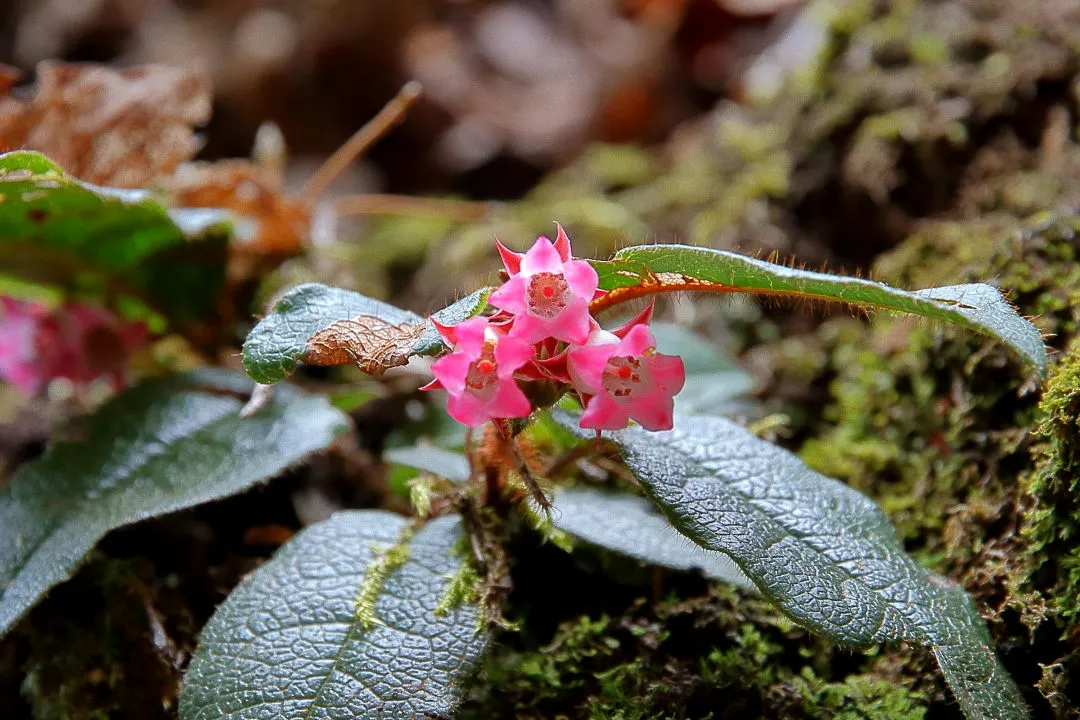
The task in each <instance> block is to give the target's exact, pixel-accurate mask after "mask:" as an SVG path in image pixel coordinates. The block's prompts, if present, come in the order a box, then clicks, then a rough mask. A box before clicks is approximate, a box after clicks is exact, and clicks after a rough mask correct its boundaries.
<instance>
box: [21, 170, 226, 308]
mask: <svg viewBox="0 0 1080 720" xmlns="http://www.w3.org/2000/svg"><path fill="white" fill-rule="evenodd" d="M0 198H2V202H0V275H2V274H8V275H12V276H16V277H22V278H27V279H31V280H34V281H36V282H40V283H43V284H48V285H55V286H59V287H62V288H65V289H70V290H77V291H83V292H87V291H93V292H99V293H103V294H108V295H111V296H114V297H115V296H129V297H132V298H134V299H136V300H138V301H139V302H141V303H142V304H144V305H146V306H148V307H150V308H152V309H153V310H155V311H158V312H160V313H162V314H164V315H165V316H167V317H169V318H171V319H173V320H177V321H181V322H183V321H188V320H192V319H196V318H199V317H202V316H205V315H207V314H209V313H211V312H213V311H214V309H215V303H216V302H217V294H218V289H219V288H220V286H221V284H222V282H223V281H224V277H225V260H226V252H227V243H228V225H227V223H225V222H224V220H225V216H224V215H223V214H221V213H217V212H214V211H206V210H199V211H196V210H189V211H184V210H179V211H175V212H174V213H172V214H170V213H169V212H167V211H166V210H165V208H164V207H163V206H162V205H161V204H160V203H159V202H157V200H155V199H154V198H153V196H152V195H151V194H150V193H148V192H146V191H143V190H121V189H115V188H103V187H98V186H95V185H90V184H88V183H83V182H80V181H78V180H76V179H74V178H71V177H68V176H66V175H64V174H63V171H62V170H61V169H60V168H59V167H58V166H57V165H55V164H54V163H53V162H52V161H51V160H49V159H48V158H46V157H45V156H44V155H41V154H39V153H34V152H27V151H18V152H12V153H6V154H4V155H0Z"/></svg>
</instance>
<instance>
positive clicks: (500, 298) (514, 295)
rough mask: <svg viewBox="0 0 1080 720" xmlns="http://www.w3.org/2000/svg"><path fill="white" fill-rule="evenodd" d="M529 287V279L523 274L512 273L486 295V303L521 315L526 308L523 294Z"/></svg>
mask: <svg viewBox="0 0 1080 720" xmlns="http://www.w3.org/2000/svg"><path fill="white" fill-rule="evenodd" d="M528 289H529V279H528V278H527V277H526V276H524V275H514V276H513V277H511V278H510V279H509V280H507V281H506V282H504V283H503V284H502V285H500V286H499V287H498V288H497V289H496V290H495V292H493V293H491V295H489V296H488V303H489V304H491V305H494V306H495V307H497V308H499V309H500V310H505V311H506V312H508V313H513V314H515V315H522V314H524V313H525V311H526V309H528V307H529V305H528V301H527V300H526V297H525V294H526V292H528Z"/></svg>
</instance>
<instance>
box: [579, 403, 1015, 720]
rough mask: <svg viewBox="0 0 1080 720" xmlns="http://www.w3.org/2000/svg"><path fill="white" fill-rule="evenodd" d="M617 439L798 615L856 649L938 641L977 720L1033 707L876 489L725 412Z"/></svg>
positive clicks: (665, 508) (687, 514) (645, 479)
mask: <svg viewBox="0 0 1080 720" xmlns="http://www.w3.org/2000/svg"><path fill="white" fill-rule="evenodd" d="M563 420H564V422H565V423H566V424H567V425H568V426H573V425H575V423H574V422H573V419H572V418H569V417H563ZM578 432H579V433H580V432H581V431H580V430H578ZM583 436H584V434H583ZM612 437H613V439H614V440H615V441H616V442H617V443H618V444H619V445H620V446H621V448H622V450H623V453H624V455H625V458H626V463H627V465H628V466H629V467H630V469H631V470H632V471H633V472H634V474H635V475H636V476H637V477H638V479H639V480H640V482H641V485H642V487H643V488H644V489H645V492H646V494H648V495H649V497H650V498H651V499H652V500H653V501H654V502H655V503H656V504H657V505H658V506H659V508H660V509H661V511H662V512H663V513H664V515H665V516H667V518H668V520H669V521H670V522H671V524H672V525H674V526H675V527H676V528H677V529H678V530H679V531H680V532H682V533H683V534H684V535H686V536H687V537H688V538H690V539H691V540H693V541H694V542H696V543H697V544H698V545H700V546H701V547H703V548H705V549H706V550H712V551H716V552H721V553H724V554H726V555H728V556H730V557H731V558H732V560H734V561H735V563H736V564H738V566H739V567H740V568H741V569H742V571H743V572H744V573H745V574H746V575H747V576H748V577H749V578H750V579H751V580H752V581H753V582H754V584H755V585H756V586H757V587H758V589H759V590H760V591H761V593H762V594H763V595H765V596H766V597H767V598H769V599H770V600H772V601H773V602H775V603H776V604H777V605H778V606H779V607H780V608H781V609H782V610H783V611H784V612H786V613H787V614H788V615H790V616H791V617H792V618H793V619H794V620H795V621H797V622H798V623H800V624H802V625H804V626H806V627H808V628H810V629H811V630H814V631H816V632H819V633H821V634H823V635H825V636H826V637H829V638H831V639H833V640H835V641H837V642H841V643H845V644H849V645H855V646H858V647H867V646H869V645H873V644H875V643H879V642H882V641H896V640H906V641H908V642H912V643H918V644H920V645H927V646H930V647H931V648H932V649H933V652H934V654H935V655H936V656H937V658H938V660H939V663H940V665H941V667H942V670H943V671H944V673H945V677H946V679H947V680H948V682H949V685H950V687H951V688H952V690H953V692H954V693H955V695H956V697H957V699H958V700H959V702H960V705H961V707H962V708H963V709H964V712H965V713H966V714H967V715H968V717H969V718H978V719H980V720H983V719H985V720H990V719H991V718H994V719H995V720H1020V719H1021V718H1025V717H1027V707H1026V705H1025V704H1024V702H1023V699H1022V698H1021V696H1020V694H1019V692H1018V691H1017V689H1016V686H1015V685H1014V684H1013V682H1012V680H1011V679H1010V678H1009V676H1008V674H1007V673H1006V672H1005V670H1004V669H1003V668H1002V667H1001V665H1000V663H999V662H998V661H997V659H996V658H995V657H994V653H993V651H992V650H991V648H990V640H989V636H988V634H987V631H986V628H985V626H984V625H983V623H982V620H981V618H980V617H979V615H978V613H977V611H976V609H975V606H974V603H973V602H972V601H971V599H970V598H969V597H968V596H967V594H966V593H965V592H964V591H963V589H962V588H960V587H959V586H957V585H955V584H954V583H952V582H951V581H949V580H947V579H945V578H942V577H940V576H938V575H935V574H933V573H931V572H930V571H928V570H926V569H925V568H923V567H922V566H921V565H919V564H918V563H916V562H915V561H914V560H912V559H911V558H910V557H908V556H907V555H906V554H905V553H904V549H903V546H902V545H901V544H900V541H899V540H898V539H897V537H896V534H895V532H894V531H893V529H892V526H891V525H890V524H889V521H888V519H887V518H886V517H885V515H884V514H883V513H882V512H881V510H880V509H879V508H878V507H877V506H876V505H875V504H874V503H873V502H872V501H871V500H870V499H869V498H867V497H865V496H863V495H861V494H859V493H858V492H856V491H855V490H853V489H851V488H849V487H847V486H846V485H844V484H842V483H840V482H837V481H836V480H833V479H831V478H827V477H825V476H823V475H820V474H818V473H816V472H814V471H812V470H810V469H809V468H808V467H806V466H805V465H804V464H803V463H802V461H800V460H799V459H798V458H797V457H795V456H794V455H792V454H791V453H788V452H787V451H785V450H782V449H780V448H778V447H776V446H774V445H771V444H770V443H767V442H765V441H763V440H760V439H758V438H756V437H755V436H754V435H752V434H751V433H749V432H748V431H747V430H745V429H744V428H742V427H741V426H739V425H737V424H735V423H733V422H730V421H727V420H724V419H721V418H716V417H677V418H676V429H675V430H672V431H669V432H661V433H650V432H647V431H645V430H642V429H640V428H631V429H628V430H623V431H619V432H616V433H612Z"/></svg>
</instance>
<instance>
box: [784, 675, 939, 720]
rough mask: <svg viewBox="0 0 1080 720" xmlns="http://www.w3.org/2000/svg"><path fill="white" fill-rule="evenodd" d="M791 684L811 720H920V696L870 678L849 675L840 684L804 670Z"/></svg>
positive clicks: (923, 714)
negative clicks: (800, 697)
mask: <svg viewBox="0 0 1080 720" xmlns="http://www.w3.org/2000/svg"><path fill="white" fill-rule="evenodd" d="M794 685H795V687H796V688H797V690H798V692H799V694H800V695H801V696H802V710H803V711H804V712H805V713H806V716H807V718H812V719H813V720H923V718H924V717H926V705H925V698H924V697H923V695H922V693H919V692H916V691H912V690H908V689H907V688H904V687H899V686H897V685H894V684H893V683H889V682H886V681H884V680H882V679H881V678H878V677H875V676H873V675H852V676H851V677H849V678H846V679H845V680H844V681H843V682H824V681H822V680H820V679H819V678H818V677H817V676H815V675H814V673H813V671H812V670H809V669H807V670H805V671H804V672H803V674H802V675H801V676H800V677H798V678H796V679H795V681H794Z"/></svg>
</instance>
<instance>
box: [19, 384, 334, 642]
mask: <svg viewBox="0 0 1080 720" xmlns="http://www.w3.org/2000/svg"><path fill="white" fill-rule="evenodd" d="M252 388H253V384H252V383H251V381H249V380H248V379H247V378H245V377H244V376H243V375H241V374H239V373H234V372H226V371H201V372H196V373H192V374H189V375H181V376H174V377H170V378H166V379H162V380H154V381H150V382H147V383H144V384H142V385H139V386H137V387H135V388H133V389H131V390H128V391H126V392H124V393H123V394H121V395H119V396H117V397H116V398H114V399H113V400H112V401H110V402H109V403H107V404H106V405H105V406H103V407H102V408H101V409H100V410H99V411H97V412H96V413H94V414H93V415H92V416H90V417H89V418H87V419H86V421H85V431H84V434H85V437H84V438H83V439H79V440H72V441H65V442H59V443H57V444H56V445H55V446H54V447H52V448H50V449H49V450H48V451H47V452H46V453H45V455H44V456H43V457H42V458H40V459H39V460H37V461H34V462H31V463H27V464H26V465H23V466H22V467H21V468H19V470H18V471H17V472H16V473H15V475H14V476H13V477H12V478H11V480H10V482H9V483H8V484H7V486H5V487H4V488H3V489H0V527H2V528H3V532H2V533H0V635H2V634H3V633H5V632H7V631H8V630H9V629H10V628H11V627H12V625H13V624H14V623H15V622H16V621H17V620H18V619H19V618H20V617H22V615H23V614H24V613H26V611H27V610H29V609H30V608H31V607H32V606H33V605H34V604H35V603H36V602H37V601H38V600H39V599H40V598H41V597H42V596H43V595H44V594H45V593H46V592H47V591H48V590H49V588H51V587H53V586H54V585H56V584H58V583H61V582H63V581H64V580H66V579H67V578H69V577H70V576H71V575H72V574H73V573H74V572H75V569H76V568H77V567H78V566H79V564H80V563H81V562H82V559H83V558H84V557H85V556H86V554H87V553H88V552H90V550H91V549H92V548H93V547H94V545H95V543H97V541H98V540H100V539H101V538H102V537H103V536H104V535H105V534H106V533H107V532H109V531H110V530H113V529H114V528H118V527H121V526H123V525H128V524H131V523H135V522H138V521H139V520H143V519H146V518H149V517H154V516H157V515H164V514H165V513H170V512H174V511H176V510H181V509H183V508H188V507H192V506H194V505H198V504H200V503H205V502H209V501H211V500H216V499H218V498H222V497H226V496H229V495H235V494H236V493H239V492H242V491H244V490H246V489H248V488H250V487H251V486H252V485H255V484H256V483H258V482H261V481H264V480H267V479H269V478H270V477H273V476H274V475H276V474H278V473H280V472H281V471H282V470H284V469H285V468H287V467H288V466H290V465H292V464H293V463H296V462H298V461H299V460H301V459H303V458H304V457H305V456H306V455H308V454H310V453H312V452H315V451H317V450H321V449H323V448H325V447H326V446H328V445H329V444H330V443H331V442H332V441H333V440H334V438H335V437H337V436H338V435H340V434H341V433H342V432H344V431H345V430H346V429H347V428H348V420H347V418H346V417H345V416H344V415H342V414H341V413H340V412H339V411H337V410H335V409H333V408H332V407H331V406H330V405H329V404H328V403H327V402H326V400H325V399H323V398H321V397H313V396H310V395H307V394H304V393H301V392H300V391H298V390H297V389H295V388H293V387H282V388H279V389H278V392H277V393H276V394H275V396H274V399H273V401H272V402H271V403H270V404H269V405H268V406H267V407H266V408H264V409H262V410H260V411H259V412H257V413H255V414H254V415H252V416H251V417H247V418H242V417H240V414H239V413H240V408H241V407H243V405H244V402H243V399H244V398H245V396H246V395H248V394H250V392H251V390H252Z"/></svg>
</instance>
